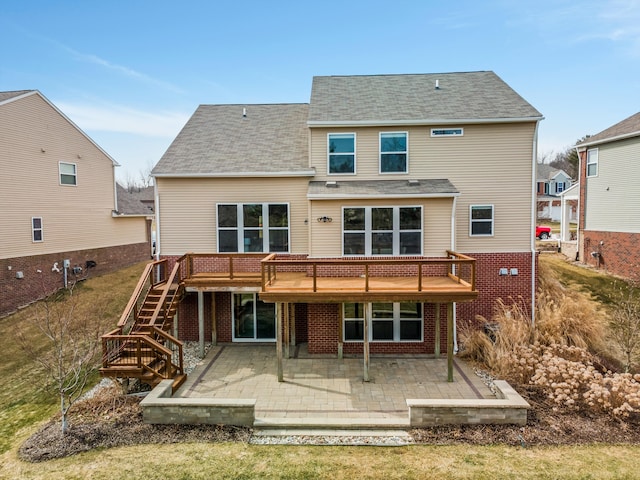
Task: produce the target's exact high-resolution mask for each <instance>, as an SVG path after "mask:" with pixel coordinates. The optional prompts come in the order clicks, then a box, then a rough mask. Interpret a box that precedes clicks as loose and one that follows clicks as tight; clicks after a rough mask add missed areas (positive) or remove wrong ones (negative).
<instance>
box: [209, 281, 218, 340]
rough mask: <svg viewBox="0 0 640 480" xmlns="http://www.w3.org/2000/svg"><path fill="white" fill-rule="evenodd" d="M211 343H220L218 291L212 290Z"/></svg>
mask: <svg viewBox="0 0 640 480" xmlns="http://www.w3.org/2000/svg"><path fill="white" fill-rule="evenodd" d="M211 344H212V345H217V344H218V328H217V325H216V292H211Z"/></svg>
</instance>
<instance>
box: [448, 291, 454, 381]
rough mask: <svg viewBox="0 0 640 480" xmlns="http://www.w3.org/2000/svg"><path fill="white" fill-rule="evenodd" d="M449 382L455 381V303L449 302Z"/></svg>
mask: <svg viewBox="0 0 640 480" xmlns="http://www.w3.org/2000/svg"><path fill="white" fill-rule="evenodd" d="M447 382H453V303H451V302H449V303H447Z"/></svg>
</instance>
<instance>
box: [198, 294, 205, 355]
mask: <svg viewBox="0 0 640 480" xmlns="http://www.w3.org/2000/svg"><path fill="white" fill-rule="evenodd" d="M198 341H199V342H200V358H204V292H203V291H202V290H198Z"/></svg>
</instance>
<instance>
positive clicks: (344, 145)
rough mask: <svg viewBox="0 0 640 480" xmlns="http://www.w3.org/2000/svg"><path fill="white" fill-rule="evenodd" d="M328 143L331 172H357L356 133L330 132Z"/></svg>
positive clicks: (329, 168) (329, 169)
mask: <svg viewBox="0 0 640 480" xmlns="http://www.w3.org/2000/svg"><path fill="white" fill-rule="evenodd" d="M327 143H328V148H327V151H328V152H329V153H328V155H329V161H328V171H329V174H355V173H356V134H355V133H330V134H329V135H328V136H327Z"/></svg>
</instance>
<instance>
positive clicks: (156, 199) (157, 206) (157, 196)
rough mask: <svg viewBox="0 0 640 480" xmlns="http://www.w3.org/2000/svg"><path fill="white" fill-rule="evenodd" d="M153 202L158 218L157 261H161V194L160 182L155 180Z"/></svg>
mask: <svg viewBox="0 0 640 480" xmlns="http://www.w3.org/2000/svg"><path fill="white" fill-rule="evenodd" d="M153 201H154V203H155V212H154V214H155V216H156V260H160V194H159V193H158V182H156V181H155V179H154V181H153Z"/></svg>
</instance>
